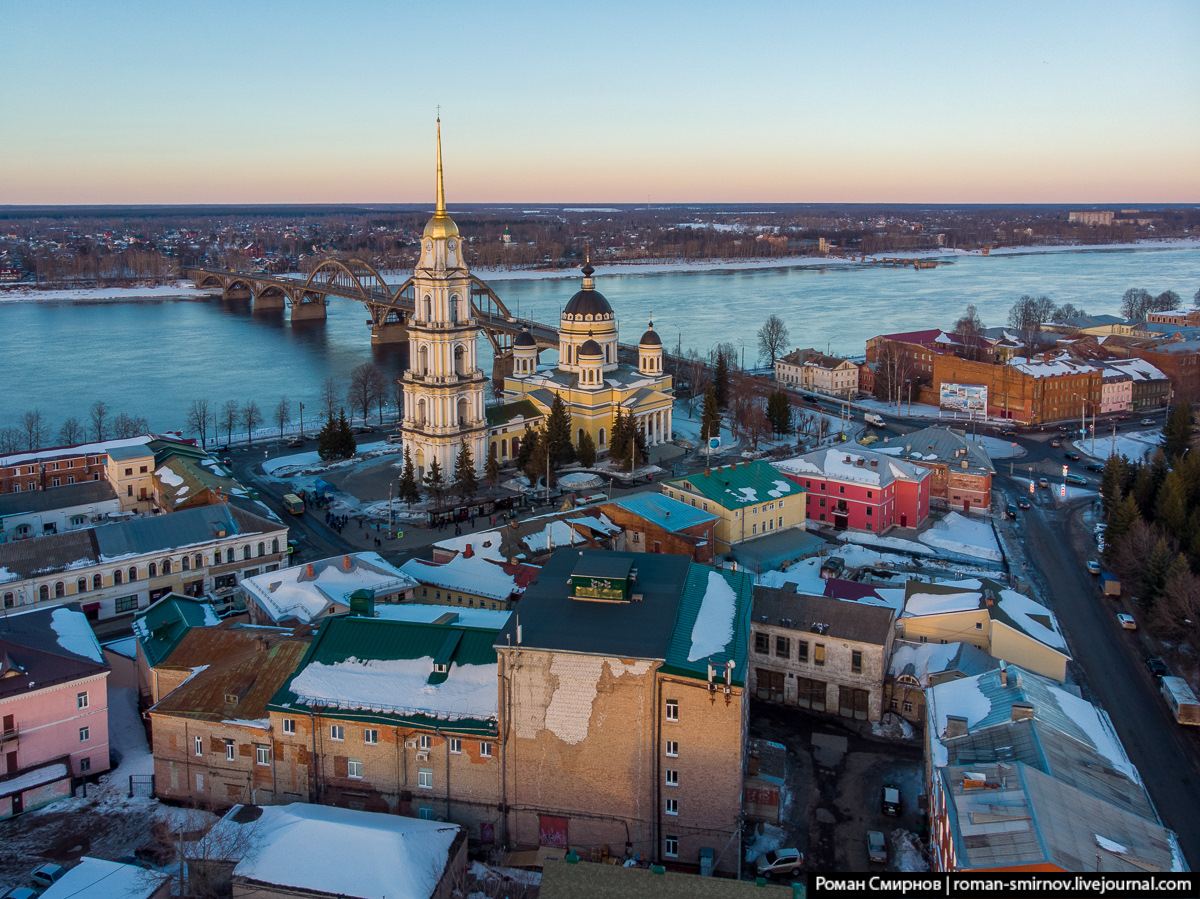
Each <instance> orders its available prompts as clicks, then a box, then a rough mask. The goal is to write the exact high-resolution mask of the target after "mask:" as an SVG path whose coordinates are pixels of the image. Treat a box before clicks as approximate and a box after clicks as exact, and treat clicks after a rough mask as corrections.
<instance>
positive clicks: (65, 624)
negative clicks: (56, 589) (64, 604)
mask: <svg viewBox="0 0 1200 899" xmlns="http://www.w3.org/2000/svg"><path fill="white" fill-rule="evenodd" d="M50 626H51V627H52V628H54V633H55V634H57V635H58V645H59V646H61V647H62V648H63V649H65V650H66V651H67V652H73V653H74V654H75V655H77V656H83V657H84V658H85V659H91V660H92V661H93V662H99V663H100V664H102V665H103V664H104V653H103V652H102V651H101V649H100V643H99V642H98V641H97V640H96V634H95V633H94V632H93V631H92V626H91V625H90V624H88V620H87V616H86V615H84V614H83V612H75V611H72V610H71V609H55V610H54V613H53V614H52V615H51V616H50Z"/></svg>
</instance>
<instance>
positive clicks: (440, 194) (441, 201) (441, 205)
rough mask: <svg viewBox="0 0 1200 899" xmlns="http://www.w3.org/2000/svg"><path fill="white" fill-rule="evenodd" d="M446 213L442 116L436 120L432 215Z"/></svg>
mask: <svg viewBox="0 0 1200 899" xmlns="http://www.w3.org/2000/svg"><path fill="white" fill-rule="evenodd" d="M445 214H446V188H445V186H444V185H443V184H442V117H441V116H440V115H439V116H438V120H437V209H435V210H434V215H445Z"/></svg>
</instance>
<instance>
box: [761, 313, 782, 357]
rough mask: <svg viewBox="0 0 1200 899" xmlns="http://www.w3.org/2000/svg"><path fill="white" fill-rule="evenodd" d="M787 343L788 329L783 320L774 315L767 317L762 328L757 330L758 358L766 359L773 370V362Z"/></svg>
mask: <svg viewBox="0 0 1200 899" xmlns="http://www.w3.org/2000/svg"><path fill="white" fill-rule="evenodd" d="M787 342H788V329H787V325H785V324H784V323H783V319H782V318H780V317H779V316H778V315H774V314H771V315H769V316H767V320H766V321H765V322H763V326H762V327H761V328H759V329H758V357H759V358H760V359H767V360H768V361H769V362H770V364H771V368H774V367H775V360H776V359H777V358H778V357H779V354H780V353H781V352H782V351H783V348H784V347H786V346H787Z"/></svg>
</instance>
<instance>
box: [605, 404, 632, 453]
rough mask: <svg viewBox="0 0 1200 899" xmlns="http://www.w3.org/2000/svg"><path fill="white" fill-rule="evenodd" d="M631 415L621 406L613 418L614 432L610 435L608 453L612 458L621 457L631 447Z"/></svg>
mask: <svg viewBox="0 0 1200 899" xmlns="http://www.w3.org/2000/svg"><path fill="white" fill-rule="evenodd" d="M629 425H630V420H629V416H627V415H625V413H624V412H623V411H622V409H621V407H620V406H618V407H617V415H616V417H615V418H614V419H613V426H612V433H611V434H610V435H609V437H608V454H609V458H611V459H621V458H623V457H624V454H625V451H626V450H627V449H628V448H629V435H630V428H629Z"/></svg>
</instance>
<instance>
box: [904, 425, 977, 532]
mask: <svg viewBox="0 0 1200 899" xmlns="http://www.w3.org/2000/svg"><path fill="white" fill-rule="evenodd" d="M900 441H902V442H903V448H902V449H901V448H900V447H899V446H897V447H896V450H897V455H898V456H899V457H900V458H902V459H904V460H905V461H906V462H909V463H911V464H913V465H917V466H920V467H921V468H928V469H929V470H930V471H932V472H933V478H932V479H931V481H930V486H929V496H930V499H931V501H932V500H938V501H940V502H941V504H942V506H943V507H946V506H948V507H949V508H951V509H962V510H963V511H964V512H970V511H971V510H972V509H977V510H979V511H982V512H987V511H988V510H989V509H990V508H991V504H992V475H993V474H994V473H995V469H994V468H993V467H992V461H991V459H990V458H989V457H988V454H987V450H985V449H984V448H983V446H982V445H981V444H978V443H975V442H974V441H973V440H968V439H967V435H966V432H964V431H959V430H956V429H954V428H924V429H923V430H920V431H913V432H911V433H909V434H905V435H904V436H903V437H900V438H898V440H897V442H898V443H899V442H900Z"/></svg>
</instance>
